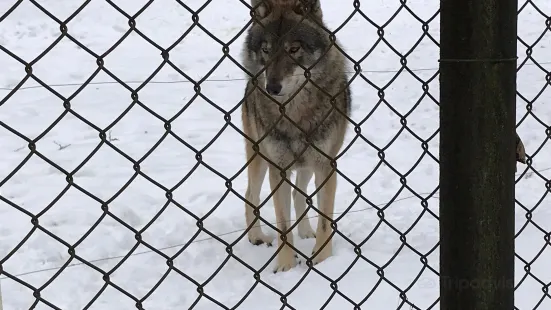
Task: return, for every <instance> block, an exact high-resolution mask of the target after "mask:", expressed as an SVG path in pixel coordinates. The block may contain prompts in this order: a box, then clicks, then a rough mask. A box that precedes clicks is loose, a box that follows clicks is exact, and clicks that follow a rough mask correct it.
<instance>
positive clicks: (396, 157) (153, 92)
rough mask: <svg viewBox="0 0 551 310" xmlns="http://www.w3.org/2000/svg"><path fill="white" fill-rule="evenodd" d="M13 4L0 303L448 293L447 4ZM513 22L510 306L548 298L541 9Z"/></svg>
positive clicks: (546, 27)
mask: <svg viewBox="0 0 551 310" xmlns="http://www.w3.org/2000/svg"><path fill="white" fill-rule="evenodd" d="M8 2H9V1H4V2H3V3H1V4H0V14H1V15H0V50H1V51H2V53H1V55H0V64H1V67H2V72H3V74H2V76H0V84H1V88H0V91H1V92H2V95H1V98H2V99H1V101H0V132H1V134H0V139H1V140H0V141H1V146H2V151H1V152H2V155H1V158H2V160H1V162H0V201H1V202H0V276H1V277H0V279H1V290H2V293H3V306H4V309H6V310H7V309H26V308H32V309H34V308H37V309H134V308H137V309H186V308H189V309H235V308H242V309H260V308H261V309H341V308H350V309H352V308H353V309H395V308H396V309H438V308H439V297H438V295H439V284H438V283H439V282H438V274H439V273H438V244H439V242H438V229H439V228H438V204H437V201H438V200H437V199H436V198H438V83H437V77H438V47H439V43H438V42H439V39H438V38H439V34H438V32H439V10H438V6H439V3H438V1H422V0H407V1H406V0H401V1H398V0H396V1H380V2H377V3H371V2H369V3H367V2H366V3H360V1H346V2H343V1H336V0H323V1H322V3H321V9H322V10H323V18H322V19H315V18H311V15H308V14H306V15H308V16H310V17H305V16H302V15H300V14H299V15H298V16H302V17H301V18H300V21H299V22H297V23H296V24H295V23H291V24H292V27H288V28H290V29H287V30H290V32H288V33H292V34H293V35H294V36H295V37H294V40H295V41H300V42H301V43H296V42H294V41H293V40H291V41H289V40H288V39H285V38H281V36H280V34H281V33H279V32H281V29H284V28H285V27H286V26H285V24H284V23H281V24H280V25H279V26H278V27H279V28H278V27H275V28H274V27H271V26H270V23H269V22H266V21H267V19H264V18H263V17H264V16H263V15H262V14H265V12H263V11H256V13H255V14H253V10H252V8H251V3H250V2H248V1H246V0H217V1H204V0H201V1H200V0H190V1H179V0H164V1H152V0H151V1H136V0H124V1H122V0H120V1H110V0H105V1H101V0H100V1H68V0H67V1H66V0H62V1H61V0H49V1H46V0H44V1H33V0H29V1H22V0H20V1H13V2H11V3H8ZM276 2H281V3H284V2H285V1H276ZM253 4H254V3H253ZM258 8H261V7H258ZM270 9H272V8H270ZM273 11H275V10H272V11H270V12H271V13H273ZM306 11H309V10H308V9H306ZM297 12H298V11H297ZM298 13H301V12H298ZM318 13H319V12H318ZM518 18H519V37H518V44H519V45H518V46H519V60H518V97H517V98H518V100H517V132H518V134H519V136H520V137H521V139H522V142H523V144H524V147H525V149H526V158H527V159H526V165H519V166H518V169H517V174H516V177H517V179H516V184H517V186H516V232H517V234H516V274H515V293H516V295H515V296H516V307H515V309H548V308H549V306H550V305H551V296H550V294H549V285H550V283H551V272H550V271H549V268H548V267H547V265H548V262H549V261H550V259H551V254H550V247H549V246H550V245H551V241H550V234H551V209H550V200H549V198H548V195H549V193H550V192H551V181H550V173H549V171H550V170H551V164H550V163H549V160H548V159H549V158H551V149H550V148H549V145H548V144H547V142H548V140H549V139H550V138H551V123H550V120H551V118H550V117H551V109H550V108H549V101H550V99H551V95H550V93H549V86H551V73H550V71H551V57H550V55H551V53H550V52H549V48H551V47H550V46H551V5H550V3H548V1H543V0H538V1H536V0H533V1H530V0H529V1H526V2H519V10H518ZM255 21H256V22H257V23H256V24H255V26H254V27H257V28H256V29H257V31H258V32H259V33H264V34H265V37H264V39H263V40H259V41H258V42H256V41H255V40H256V39H255V38H254V35H251V34H250V33H249V30H250V29H251V27H253V24H254V22H255ZM304 25H306V26H304ZM272 26H273V25H272ZM274 31H275V32H278V33H274ZM266 38H271V39H266ZM280 39H282V40H283V42H284V43H282V46H283V47H284V48H283V49H282V50H279V49H278V48H279V47H278V46H276V43H278V42H280V41H279V40H280ZM270 40H271V41H270ZM286 40H287V41H286ZM272 43H273V44H272ZM255 44H256V45H255ZM297 44H298V45H297ZM253 47H255V48H256V50H255V51H252V49H254V48H253ZM321 47H326V49H325V50H323V51H322V49H321ZM278 51H279V52H278ZM278 53H279V54H278ZM247 54H248V57H246V56H247ZM252 54H254V55H252ZM270 55H271V56H270ZM274 55H278V56H274ZM313 56H317V57H318V58H319V59H320V60H316V61H310V59H311V58H312V57H313ZM324 57H325V60H321V59H322V58H324ZM282 59H283V60H282ZM289 59H293V62H289ZM257 64H261V65H262V66H260V65H257ZM270 66H271V67H270ZM316 66H321V68H323V71H320V70H321V69H318V70H317V69H316V68H317V67H316ZM343 66H344V67H343ZM257 67H258V68H257ZM260 67H262V68H261V70H260V69H259V68H260ZM264 67H266V68H264ZM251 68H252V69H251ZM256 69H258V70H257V72H251V70H252V71H254V70H256ZM264 70H266V71H265V72H264ZM342 71H344V72H345V73H346V80H341V79H340V77H341V75H339V74H340V73H342ZM297 72H298V74H297ZM278 74H279V75H278ZM293 74H294V75H293ZM264 76H266V77H267V78H266V79H264ZM284 76H285V77H287V79H286V80H285V79H284V80H282V79H281V78H282V77H284ZM278 77H279V78H280V79H279V80H278ZM62 81H71V82H70V83H62ZM247 82H248V83H249V84H248V87H247V89H245V87H246V86H245V85H246V84H247ZM278 83H279V84H281V85H278ZM278 86H279V89H278ZM335 86H339V87H341V88H340V89H337V88H336V87H335ZM282 89H283V90H282ZM288 89H292V90H293V91H292V92H289V93H287V94H284V95H283V96H280V97H277V96H273V97H272V96H271V95H277V94H278V93H280V94H281V93H283V92H285V90H288ZM268 93H269V94H268ZM244 94H245V96H244ZM270 98H271V99H270ZM307 99H309V100H307ZM347 100H351V107H350V108H348V106H347V104H346V102H347ZM312 102H316V105H313V106H312ZM255 104H256V106H255ZM324 104H325V105H324ZM324 107H325V108H324ZM242 109H244V110H245V111H247V113H248V114H247V113H245V114H244V116H242ZM262 109H264V110H263V111H261V110H262ZM259 111H260V112H259ZM276 112H277V113H276ZM276 122H277V124H276V125H273V124H275V123H276ZM344 123H346V127H348V129H347V130H346V131H345V130H344V129H343V127H342V126H340V125H338V124H344ZM251 124H253V125H251ZM259 126H264V127H265V128H269V130H268V129H266V130H265V132H264V131H262V130H260V129H258V128H260V127H259ZM255 128H256V129H255ZM251 133H252V134H253V136H254V135H256V137H251V136H250V134H251ZM340 135H342V137H340ZM339 139H342V140H343V142H342V147H340V148H338V150H335V148H334V147H333V148H332V147H330V146H328V145H329V144H330V143H333V144H335V145H338V141H339ZM245 145H247V152H245ZM266 145H268V146H266ZM282 150H283V151H282ZM289 158H290V159H289ZM262 163H264V164H262ZM304 163H310V166H312V167H316V168H315V176H314V177H312V175H311V174H310V173H302V174H299V176H297V177H296V179H295V178H294V177H292V174H291V173H290V171H291V169H289V167H291V165H292V164H295V165H299V166H300V165H302V164H304ZM268 166H269V167H268ZM266 169H268V172H267V173H266V175H267V177H266V179H267V181H265V182H262V180H263V179H264V173H263V171H264V170H266ZM293 174H294V173H293ZM327 174H329V176H328V175H327ZM247 175H248V176H247ZM282 177H283V178H282ZM311 179H314V181H313V182H310V180H311ZM251 180H252V181H251ZM335 182H336V183H335ZM335 184H336V185H335ZM291 192H292V194H291ZM331 193H334V195H335V203H334V206H332V204H331V203H330V202H329V201H331V199H326V198H325V197H329V198H331V195H332V194H331ZM318 197H321V198H320V199H319V200H318V199H317V198H318ZM295 199H296V200H295ZM291 201H292V202H293V203H292V205H294V206H295V211H296V216H293V215H295V214H294V213H290V211H289V208H288V207H287V208H285V207H283V206H284V205H286V206H288V205H289V204H290V203H291ZM318 201H320V202H321V203H320V204H319V205H318ZM246 210H248V211H247V213H248V216H250V218H249V220H250V221H249V220H247V221H246V216H245V213H246ZM274 211H275V212H274ZM321 211H326V212H325V214H324V213H322V212H321ZM320 214H321V215H320ZM316 219H318V221H319V222H320V227H319V228H317V223H318V221H316ZM287 220H290V222H287ZM307 220H310V221H311V224H308V222H307ZM288 223H291V225H287V224H288ZM314 224H315V225H314ZM310 226H311V227H310ZM290 229H293V230H294V231H295V237H294V238H292V237H291V235H286V236H285V234H283V238H280V239H279V238H278V237H279V233H283V230H287V231H289V230H290ZM297 230H298V234H297V233H296V232H297ZM328 236H330V237H331V238H330V239H324V238H326V237H328ZM251 243H252V244H251ZM253 244H254V245H257V246H254V245H253ZM270 245H272V246H270ZM291 249H292V250H291ZM327 249H330V250H327ZM318 250H319V251H318ZM274 270H275V271H284V272H277V273H274V272H273V271H274ZM0 304H2V299H0ZM0 307H1V306H0Z"/></svg>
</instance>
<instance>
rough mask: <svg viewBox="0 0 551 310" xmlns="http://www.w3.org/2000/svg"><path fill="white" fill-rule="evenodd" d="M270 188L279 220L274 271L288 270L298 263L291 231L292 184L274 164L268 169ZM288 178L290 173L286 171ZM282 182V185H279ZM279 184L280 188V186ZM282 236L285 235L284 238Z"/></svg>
mask: <svg viewBox="0 0 551 310" xmlns="http://www.w3.org/2000/svg"><path fill="white" fill-rule="evenodd" d="M268 170H269V172H268V174H269V179H270V188H271V190H272V193H273V201H274V209H275V215H276V221H277V228H278V230H279V231H280V232H278V239H277V243H278V249H281V250H280V251H279V253H278V254H277V263H276V267H275V268H274V272H280V271H287V270H289V269H291V268H293V267H295V266H296V265H297V259H296V257H295V251H294V250H293V248H292V247H291V246H293V232H292V231H291V229H290V227H291V185H290V184H289V183H288V182H287V181H284V180H283V183H281V182H282V178H281V172H280V171H279V169H277V168H276V167H274V166H270V168H269V169H268ZM286 176H287V179H288V178H289V176H290V173H288V172H287V173H286ZM279 183H281V185H279ZM278 186H279V188H278ZM282 236H285V237H284V238H283V239H285V240H282ZM289 245H291V246H289Z"/></svg>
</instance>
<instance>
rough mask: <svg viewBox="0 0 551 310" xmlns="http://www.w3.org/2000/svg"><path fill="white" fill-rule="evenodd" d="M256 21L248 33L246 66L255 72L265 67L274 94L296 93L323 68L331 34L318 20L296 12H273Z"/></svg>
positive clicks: (268, 82) (266, 79) (267, 79)
mask: <svg viewBox="0 0 551 310" xmlns="http://www.w3.org/2000/svg"><path fill="white" fill-rule="evenodd" d="M261 24H262V25H260V24H258V23H255V24H253V26H252V27H251V28H250V29H249V31H248V33H247V36H246V39H245V40H246V43H245V44H246V49H245V53H246V66H247V69H248V70H250V71H251V72H252V73H253V74H256V73H258V72H259V71H260V70H262V69H263V68H266V70H265V71H264V72H263V73H262V75H261V77H263V78H264V79H263V80H264V82H265V83H264V85H260V86H261V87H265V90H266V92H267V93H268V94H270V95H272V96H285V95H291V94H293V93H294V92H295V91H296V90H297V89H298V88H299V87H300V86H301V85H302V84H303V83H304V81H305V80H306V77H305V75H304V69H303V67H305V68H310V67H311V66H313V65H315V66H314V67H313V68H311V69H310V72H311V73H312V75H314V74H316V73H319V72H320V71H322V70H323V69H322V68H323V67H324V64H323V59H320V57H322V55H323V54H324V53H325V52H326V51H327V49H328V48H329V47H330V40H329V35H328V33H327V32H325V31H324V30H323V29H321V27H319V26H318V25H317V24H316V23H314V22H312V21H309V20H307V19H303V18H302V16H301V15H299V14H296V13H295V12H292V11H285V12H277V11H276V12H272V13H270V14H269V15H268V16H267V17H265V18H264V19H262V20H261Z"/></svg>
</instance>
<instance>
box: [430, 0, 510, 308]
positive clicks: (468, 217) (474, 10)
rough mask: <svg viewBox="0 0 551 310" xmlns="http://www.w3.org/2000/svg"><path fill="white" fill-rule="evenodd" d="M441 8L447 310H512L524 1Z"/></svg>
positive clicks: (466, 0)
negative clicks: (518, 77) (519, 62)
mask: <svg viewBox="0 0 551 310" xmlns="http://www.w3.org/2000/svg"><path fill="white" fill-rule="evenodd" d="M440 4H441V11H440V12H441V13H440V20H441V27H440V44H441V46H440V294H441V299H440V305H441V309H442V310H467V309H468V310H512V309H514V229H515V228H514V224H515V222H514V207H515V203H514V199H515V195H514V193H515V187H514V173H515V138H516V135H515V105H516V104H515V100H516V58H517V57H516V56H517V41H516V39H517V0H441V1H440Z"/></svg>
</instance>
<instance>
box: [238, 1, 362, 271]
mask: <svg viewBox="0 0 551 310" xmlns="http://www.w3.org/2000/svg"><path fill="white" fill-rule="evenodd" d="M255 1H256V4H258V3H259V1H261V0H252V2H255ZM270 1H275V2H271V4H272V5H270V3H268V4H267V5H266V6H264V7H263V8H262V10H261V11H262V12H261V14H259V18H258V19H257V22H254V23H253V24H252V25H251V27H250V28H249V29H248V30H247V34H246V38H245V43H244V51H243V63H244V65H245V67H246V69H247V70H248V71H249V72H250V73H251V74H254V75H256V74H258V77H257V78H256V81H255V79H253V78H249V79H248V82H247V85H246V88H245V99H244V103H243V105H242V121H243V132H244V133H245V135H246V136H247V137H248V138H245V149H246V156H247V162H249V161H250V163H249V165H248V167H247V175H248V185H247V190H246V193H245V198H246V200H247V202H248V203H247V202H246V203H245V210H246V211H245V218H246V224H247V227H250V230H249V231H248V238H249V241H250V242H251V243H252V244H254V245H260V244H267V245H271V243H272V241H273V238H272V237H270V236H268V235H266V234H265V233H264V232H263V231H262V229H261V228H260V226H259V225H260V220H258V219H256V215H259V213H257V212H255V211H254V210H255V209H254V208H256V207H258V205H259V203H260V190H261V187H262V184H263V181H264V178H265V176H266V173H267V174H268V180H269V183H270V188H271V192H272V193H273V197H272V199H273V204H274V209H275V215H276V221H277V228H278V230H279V231H278V248H279V250H280V251H279V252H278V254H277V260H276V266H275V268H274V272H279V271H287V270H289V269H291V268H293V267H294V266H296V265H297V264H298V260H297V258H298V256H297V255H296V253H295V250H294V249H293V234H292V232H291V231H290V229H289V228H290V227H291V222H290V216H291V213H290V207H291V197H292V198H293V202H294V207H295V212H296V216H297V219H298V218H299V217H301V216H303V214H304V213H305V210H306V204H307V202H306V198H305V196H304V195H302V194H301V192H302V193H306V189H307V186H308V183H309V182H310V180H311V179H312V177H313V176H314V183H315V185H316V189H317V190H318V192H317V193H316V195H317V208H318V209H319V211H321V213H319V214H318V225H317V229H316V232H314V230H313V229H312V226H311V225H310V222H309V220H308V218H306V214H304V217H303V218H302V220H300V221H299V222H298V235H299V237H301V238H315V239H316V242H315V246H314V249H313V252H312V254H313V258H312V263H313V264H317V263H320V262H322V261H324V260H325V259H326V258H328V257H330V256H331V255H332V252H333V250H332V249H333V247H332V242H331V237H332V235H333V234H332V232H331V231H332V225H331V222H332V219H333V210H334V203H335V192H336V188H337V179H336V172H335V171H334V170H335V169H334V168H335V167H336V164H335V163H334V162H333V163H332V161H333V159H334V158H335V156H336V155H337V154H338V152H339V150H340V149H341V147H342V145H343V140H344V137H345V133H346V130H347V124H348V120H347V117H348V116H349V115H350V110H351V94H350V89H349V87H348V84H347V77H346V73H345V70H346V68H345V62H344V59H345V58H344V56H343V55H342V54H341V52H340V51H339V50H338V49H337V48H335V47H334V45H333V44H332V43H331V40H330V36H329V33H327V32H326V31H325V30H323V29H322V27H320V24H318V23H321V25H323V27H325V28H327V27H326V26H325V25H324V24H323V21H322V20H321V18H320V17H321V16H322V15H321V10H320V9H319V7H318V9H317V10H315V12H314V14H306V15H305V13H304V12H305V11H304V10H302V9H300V8H299V9H297V7H296V6H295V7H292V8H290V9H289V8H282V7H281V6H277V5H273V4H274V3H275V4H277V1H283V2H285V1H288V0H270ZM310 3H312V2H310ZM315 3H317V5H319V2H318V1H315ZM315 3H314V4H311V5H314V6H316V4H315ZM314 8H315V7H314ZM310 11H311V10H310ZM315 18H317V23H316V22H314V20H313V19H315ZM336 44H339V43H338V41H336ZM339 47H340V45H339ZM264 68H265V70H264ZM304 68H307V69H309V73H310V74H309V76H310V81H308V80H307V78H306V75H308V74H306V75H305V70H304ZM282 112H283V113H284V114H285V116H282ZM291 171H296V181H295V186H296V187H294V188H293V187H292V186H291V184H290V176H291ZM286 180H287V181H286ZM322 185H323V186H322ZM297 189H298V190H297ZM253 207H254V208H253ZM255 219H256V222H255ZM253 223H254V224H253ZM282 236H285V237H284V238H285V239H286V240H285V241H283V240H282Z"/></svg>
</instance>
